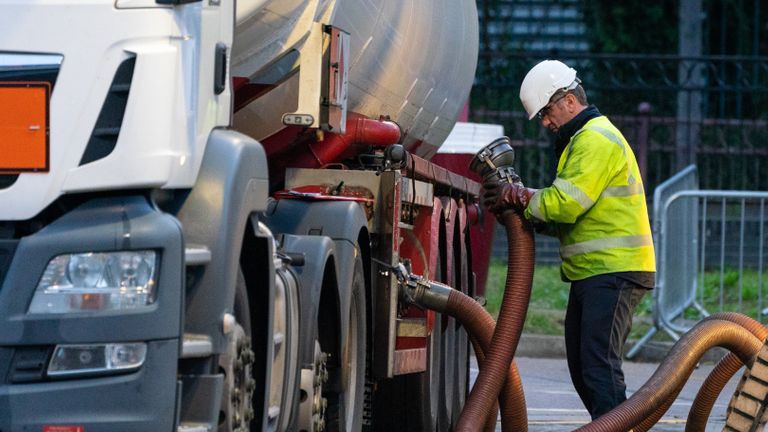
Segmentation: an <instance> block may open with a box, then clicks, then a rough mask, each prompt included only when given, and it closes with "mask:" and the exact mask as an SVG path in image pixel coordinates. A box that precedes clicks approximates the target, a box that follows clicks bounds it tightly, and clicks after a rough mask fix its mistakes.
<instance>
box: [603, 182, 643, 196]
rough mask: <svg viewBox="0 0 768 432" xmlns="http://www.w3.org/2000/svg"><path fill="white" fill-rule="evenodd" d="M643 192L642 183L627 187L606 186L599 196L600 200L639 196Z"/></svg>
mask: <svg viewBox="0 0 768 432" xmlns="http://www.w3.org/2000/svg"><path fill="white" fill-rule="evenodd" d="M643 192H644V191H643V184H642V183H632V184H631V185H628V186H608V187H607V188H605V190H604V191H603V193H601V194H600V198H602V197H625V196H631V195H640V194H642V193H643Z"/></svg>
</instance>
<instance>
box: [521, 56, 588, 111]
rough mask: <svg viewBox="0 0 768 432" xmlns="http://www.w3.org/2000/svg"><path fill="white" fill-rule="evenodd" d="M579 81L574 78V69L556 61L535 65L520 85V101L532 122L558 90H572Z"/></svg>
mask: <svg viewBox="0 0 768 432" xmlns="http://www.w3.org/2000/svg"><path fill="white" fill-rule="evenodd" d="M580 82H581V81H579V79H578V78H576V69H574V68H572V67H568V66H567V65H566V64H565V63H563V62H560V61H557V60H544V61H543V62H541V63H539V64H537V65H536V66H534V67H533V68H531V70H530V71H528V74H527V75H525V78H523V83H522V84H521V85H520V101H521V102H522V103H523V107H524V108H525V111H526V112H527V113H528V120H532V119H533V118H534V117H535V116H536V114H537V113H538V112H539V111H541V109H542V108H544V107H545V106H546V105H547V104H548V103H549V99H550V98H551V97H552V95H553V94H555V92H557V91H558V90H573V89H575V88H576V86H578V85H579V83H580Z"/></svg>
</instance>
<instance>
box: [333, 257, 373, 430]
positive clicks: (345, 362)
mask: <svg viewBox="0 0 768 432" xmlns="http://www.w3.org/2000/svg"><path fill="white" fill-rule="evenodd" d="M348 319H349V325H348V326H347V328H346V329H342V331H346V335H345V336H346V337H345V338H344V339H345V340H346V345H345V346H343V347H342V351H341V359H340V364H339V366H340V370H339V371H340V373H341V389H340V391H341V394H330V395H329V397H328V399H329V405H328V430H329V431H334V432H335V431H347V432H350V431H354V432H357V431H359V430H361V429H362V422H363V400H364V396H365V365H366V353H367V350H366V303H365V276H364V274H363V261H362V258H361V257H360V256H358V257H357V259H356V260H355V273H354V276H353V278H352V286H351V296H350V302H349V312H348ZM335 401H338V402H337V403H333V402H335Z"/></svg>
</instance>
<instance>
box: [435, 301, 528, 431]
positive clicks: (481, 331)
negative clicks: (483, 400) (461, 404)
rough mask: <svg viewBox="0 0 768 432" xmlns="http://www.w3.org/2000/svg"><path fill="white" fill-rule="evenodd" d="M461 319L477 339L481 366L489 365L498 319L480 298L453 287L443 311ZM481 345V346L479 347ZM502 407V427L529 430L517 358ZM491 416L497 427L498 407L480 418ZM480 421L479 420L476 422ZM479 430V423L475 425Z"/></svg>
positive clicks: (506, 382) (506, 385)
mask: <svg viewBox="0 0 768 432" xmlns="http://www.w3.org/2000/svg"><path fill="white" fill-rule="evenodd" d="M444 312H445V313H447V314H448V315H451V316H453V317H454V318H456V319H457V320H459V321H460V322H461V324H462V325H463V326H464V328H466V329H467V332H468V333H469V334H470V335H471V336H472V338H473V340H475V341H476V342H477V347H475V352H476V355H477V359H478V363H479V364H481V368H480V370H481V371H482V370H483V368H485V367H487V366H486V364H487V363H486V361H487V359H486V358H485V353H486V352H487V351H488V348H489V347H490V345H491V339H492V337H493V330H494V327H495V326H496V322H495V321H494V320H493V317H491V314H489V313H488V311H486V310H485V308H483V307H482V306H481V305H480V304H479V303H478V302H477V301H475V300H474V299H472V298H471V297H469V296H467V295H465V294H463V293H462V292H461V291H458V290H451V292H450V294H449V295H448V302H447V304H446V309H445V311H444ZM478 348H479V349H478ZM499 401H500V408H501V428H502V430H503V431H505V432H507V431H515V432H517V431H527V430H528V417H527V412H526V407H525V394H524V392H523V382H522V381H521V379H520V373H519V372H518V369H517V365H516V364H515V362H514V361H512V362H511V363H510V364H509V368H508V369H507V376H506V380H505V381H504V388H503V391H502V392H501V394H500V395H499ZM485 419H488V420H485ZM490 419H492V420H493V424H494V428H495V425H496V407H495V405H494V406H492V407H491V411H489V413H488V415H486V416H485V417H482V419H478V421H480V420H485V421H486V424H487V423H488V421H489V420H490ZM474 424H475V425H478V424H480V423H474ZM475 430H477V427H475Z"/></svg>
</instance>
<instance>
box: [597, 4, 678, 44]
mask: <svg viewBox="0 0 768 432" xmlns="http://www.w3.org/2000/svg"><path fill="white" fill-rule="evenodd" d="M678 4H679V0H676V1H675V0H658V1H654V2H649V1H645V0H644V1H637V0H635V1H628V0H625V1H620V2H617V1H615V0H584V1H583V11H584V20H585V21H586V23H587V29H588V32H587V34H588V38H589V43H590V50H591V51H592V52H596V53H644V54H676V53H677V21H678V19H677V18H678V11H677V9H678Z"/></svg>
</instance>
